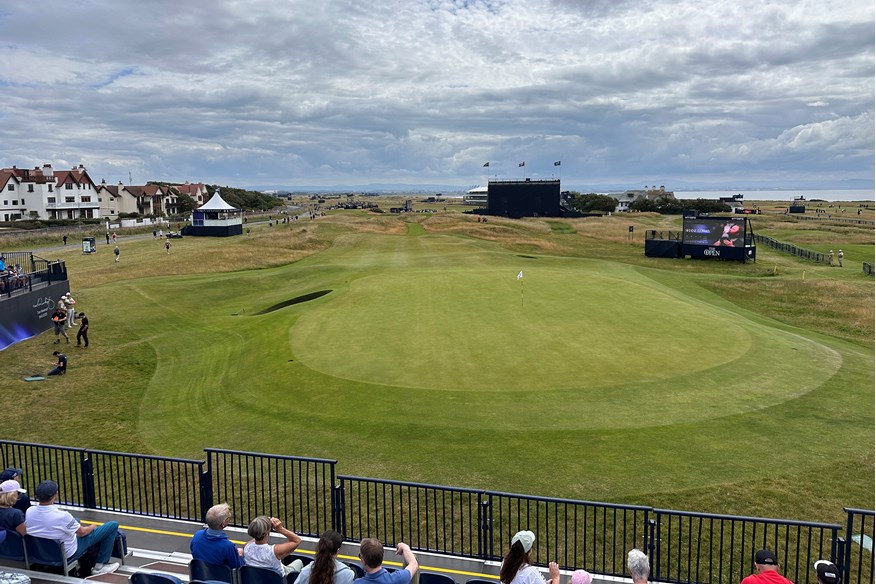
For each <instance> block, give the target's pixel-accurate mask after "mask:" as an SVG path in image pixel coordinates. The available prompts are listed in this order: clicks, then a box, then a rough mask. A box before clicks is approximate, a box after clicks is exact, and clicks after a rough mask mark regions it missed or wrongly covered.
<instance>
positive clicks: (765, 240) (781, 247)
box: [754, 234, 828, 263]
mask: <svg viewBox="0 0 876 584" xmlns="http://www.w3.org/2000/svg"><path fill="white" fill-rule="evenodd" d="M754 241H756V242H757V243H762V244H763V245H765V246H767V247H771V248H773V249H775V250H778V251H783V252H785V253H789V254H791V255H795V256H797V257H799V258H803V259H807V260H812V261H814V262H822V263H828V256H827V254H826V253H821V252H820V251H812V250H809V249H803V248H802V247H797V246H796V245H794V244H791V243H783V242H781V241H778V240H775V239H773V238H772V237H767V236H766V235H757V234H755V236H754Z"/></svg>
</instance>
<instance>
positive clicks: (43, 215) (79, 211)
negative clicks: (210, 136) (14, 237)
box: [0, 164, 209, 221]
mask: <svg viewBox="0 0 876 584" xmlns="http://www.w3.org/2000/svg"><path fill="white" fill-rule="evenodd" d="M0 193H2V195H0V220H2V221H16V220H18V219H109V220H113V219H116V218H118V217H119V215H122V214H127V215H133V214H135V213H136V214H137V215H140V216H144V215H153V216H157V217H166V216H170V215H176V214H177V213H179V200H180V194H186V195H188V196H190V197H192V199H194V200H195V203H196V205H197V206H201V205H203V204H204V203H206V202H207V199H208V198H209V196H208V195H207V187H206V185H204V184H202V183H194V184H193V183H186V184H182V185H173V186H169V187H164V186H161V185H139V186H137V185H125V184H123V183H122V182H119V184H117V185H109V184H107V183H106V181H105V180H103V181H101V182H100V184H96V183H95V182H94V181H93V180H92V179H91V177H90V176H89V175H88V171H87V170H86V168H85V167H84V166H83V165H81V164H80V165H79V166H78V167H74V168H72V169H70V170H55V169H53V168H52V165H51V164H44V165H43V166H42V168H40V167H38V166H37V167H34V168H32V169H30V168H18V167H16V166H13V167H12V168H2V169H0Z"/></svg>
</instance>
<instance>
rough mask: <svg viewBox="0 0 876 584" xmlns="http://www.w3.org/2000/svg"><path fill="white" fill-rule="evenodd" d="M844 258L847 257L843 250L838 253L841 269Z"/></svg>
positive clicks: (837, 259)
mask: <svg viewBox="0 0 876 584" xmlns="http://www.w3.org/2000/svg"><path fill="white" fill-rule="evenodd" d="M843 257H845V256H844V254H843V250H839V251H838V252H836V261H837V263H839V267H843Z"/></svg>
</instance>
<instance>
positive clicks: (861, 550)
mask: <svg viewBox="0 0 876 584" xmlns="http://www.w3.org/2000/svg"><path fill="white" fill-rule="evenodd" d="M843 509H844V510H845V512H846V537H845V546H844V548H845V549H844V550H843V551H844V554H843V557H842V564H840V563H839V562H836V563H837V567H842V569H843V582H845V584H852V583H855V582H871V583H872V582H873V574H874V573H876V565H874V562H873V551H874V550H873V542H874V540H876V526H874V524H876V521H874V520H876V517H874V515H876V514H874V512H873V511H872V510H868V509H854V508H851V507H844V508H843Z"/></svg>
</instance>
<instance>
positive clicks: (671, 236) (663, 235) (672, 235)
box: [645, 229, 683, 241]
mask: <svg viewBox="0 0 876 584" xmlns="http://www.w3.org/2000/svg"><path fill="white" fill-rule="evenodd" d="M682 235H683V233H682V232H681V231H660V230H657V229H648V230H647V231H645V239H666V240H670V241H681V239H682Z"/></svg>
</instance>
